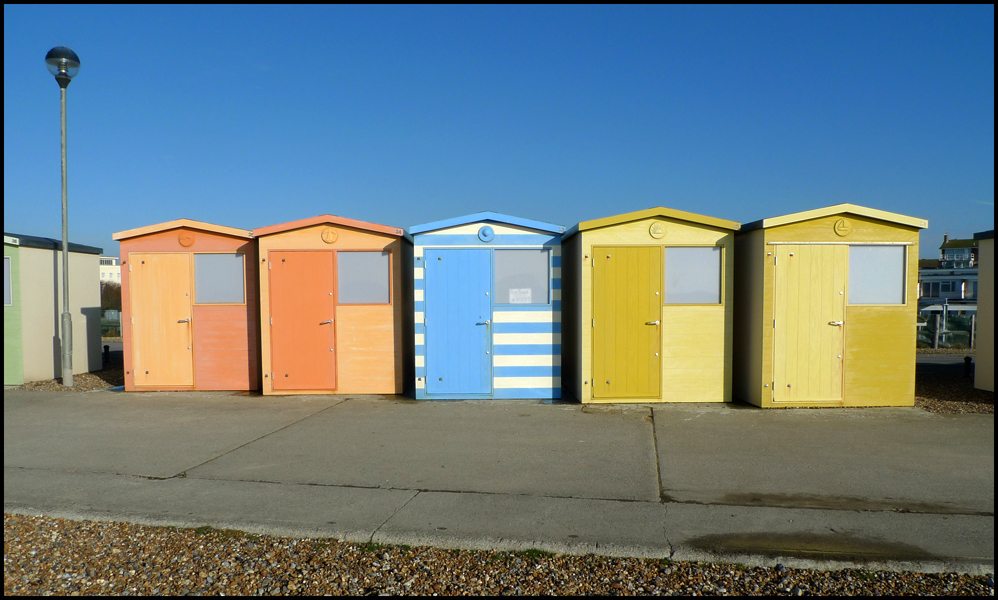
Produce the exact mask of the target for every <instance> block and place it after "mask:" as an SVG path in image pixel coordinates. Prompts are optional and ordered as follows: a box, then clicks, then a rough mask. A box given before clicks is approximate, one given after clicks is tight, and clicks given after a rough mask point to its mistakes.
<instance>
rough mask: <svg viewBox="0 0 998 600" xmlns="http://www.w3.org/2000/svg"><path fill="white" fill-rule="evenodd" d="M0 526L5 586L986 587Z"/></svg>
mask: <svg viewBox="0 0 998 600" xmlns="http://www.w3.org/2000/svg"><path fill="white" fill-rule="evenodd" d="M3 527H4V535H3V589H4V595H7V594H33V595H41V594H62V595H73V596H76V595H84V594H87V595H90V594H101V595H109V594H164V595H167V594H169V595H174V594H185V593H192V594H193V593H197V594H213V595H218V594H224V595H230V594H242V595H276V594H280V595H316V594H335V595H345V594H350V595H360V594H389V595H396V594H399V595H401V594H407V595H409V594H412V595H437V594H439V595H470V594H474V595H482V594H495V595H498V594H503V595H539V594H570V595H583V594H586V595H589V594H601V595H639V594H640V595H676V594H681V595H792V596H802V595H858V594H864V595H867V594H869V595H873V594H876V595H888V594H890V595H914V594H918V595H929V594H931V595H983V596H987V595H992V596H993V595H994V579H993V576H991V575H989V576H986V577H980V576H971V575H957V574H919V573H894V572H870V571H862V570H852V569H849V570H843V571H832V572H822V571H810V570H805V569H787V568H785V567H783V566H781V565H777V566H775V567H773V568H748V567H744V566H740V565H730V564H706V563H672V562H669V561H660V560H646V559H622V558H604V557H598V556H560V555H550V554H546V553H542V552H539V551H528V552H521V553H500V552H483V551H458V550H439V549H435V548H408V547H404V546H376V545H371V544H368V545H358V544H349V543H344V542H336V541H331V540H307V539H287V538H276V537H269V536H255V535H250V534H246V533H242V532H238V531H231V530H224V531H219V530H214V529H211V528H209V527H202V528H198V529H175V528H170V527H145V526H139V525H131V524H127V523H108V522H95V521H82V522H79V521H67V520H63V519H50V518H46V517H26V516H15V515H8V514H4V525H3Z"/></svg>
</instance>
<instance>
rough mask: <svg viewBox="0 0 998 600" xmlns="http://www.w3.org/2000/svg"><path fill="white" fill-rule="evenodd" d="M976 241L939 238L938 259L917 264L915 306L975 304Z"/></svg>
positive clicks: (946, 236)
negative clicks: (917, 302) (916, 301)
mask: <svg viewBox="0 0 998 600" xmlns="http://www.w3.org/2000/svg"><path fill="white" fill-rule="evenodd" d="M977 260H978V259H977V240H951V239H949V236H948V235H944V236H943V244H942V245H941V246H939V258H938V259H935V258H930V259H924V260H920V261H918V297H919V305H920V306H926V305H929V304H940V303H949V304H968V305H969V304H973V305H976V304H977Z"/></svg>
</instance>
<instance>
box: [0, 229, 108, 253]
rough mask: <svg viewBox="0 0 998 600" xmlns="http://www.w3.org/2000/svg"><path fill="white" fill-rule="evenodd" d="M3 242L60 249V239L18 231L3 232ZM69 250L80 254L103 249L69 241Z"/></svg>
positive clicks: (26, 246) (46, 248)
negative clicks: (24, 233)
mask: <svg viewBox="0 0 998 600" xmlns="http://www.w3.org/2000/svg"><path fill="white" fill-rule="evenodd" d="M3 243H5V244H10V245H11V246H23V247H25V248H42V249H45V250H62V240H56V239H53V238H46V237H37V236H33V235H21V234H20V233H7V232H6V231H5V232H3ZM69 251H70V252H79V253H80V254H97V255H100V254H102V253H103V252H104V250H102V249H100V248H95V247H94V246H84V245H83V244H74V243H73V242H70V243H69Z"/></svg>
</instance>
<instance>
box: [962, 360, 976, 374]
mask: <svg viewBox="0 0 998 600" xmlns="http://www.w3.org/2000/svg"><path fill="white" fill-rule="evenodd" d="M973 360H974V359H972V358H970V357H969V356H964V357H963V378H964V379H970V378H971V377H973V376H974V363H973Z"/></svg>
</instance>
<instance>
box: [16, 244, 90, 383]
mask: <svg viewBox="0 0 998 600" xmlns="http://www.w3.org/2000/svg"><path fill="white" fill-rule="evenodd" d="M100 254H101V249H100V248H93V247H91V246H83V245H80V244H74V243H70V244H69V280H70V283H69V312H70V314H71V315H72V318H73V330H72V344H73V373H76V374H79V373H86V372H88V371H97V370H99V369H100V368H101V363H102V361H101V347H100V317H101V314H100V263H99V261H100ZM62 312H63V306H62V241H60V240H54V239H50V238H43V237H36V236H33V235H21V234H18V233H7V232H4V234H3V384H4V385H21V384H23V383H28V382H32V381H45V380H47V379H58V378H61V377H62V350H61V348H62V345H61V344H62V331H61V324H60V323H61V316H60V315H61V314H62Z"/></svg>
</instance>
